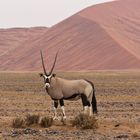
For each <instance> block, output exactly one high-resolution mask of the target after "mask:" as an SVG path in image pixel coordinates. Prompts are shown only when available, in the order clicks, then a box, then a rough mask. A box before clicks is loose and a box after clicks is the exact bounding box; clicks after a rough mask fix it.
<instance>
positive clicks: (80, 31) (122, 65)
mask: <svg viewBox="0 0 140 140" xmlns="http://www.w3.org/2000/svg"><path fill="white" fill-rule="evenodd" d="M139 5H140V0H120V1H113V2H109V3H104V4H99V5H96V6H91V7H88V8H86V9H84V10H82V11H80V12H79V13H77V14H75V15H73V16H71V17H69V18H68V19H66V20H64V21H62V22H60V23H59V24H57V25H55V26H53V27H51V28H49V29H42V30H41V32H39V34H38V33H37V32H36V33H37V35H35V34H34V33H32V32H30V34H26V33H25V34H26V35H25V34H24V35H25V37H23V38H22V39H21V38H18V39H17V40H16V39H13V40H14V41H13V40H10V39H11V38H10V37H5V36H4V37H5V38H4V37H3V40H5V41H3V42H2V41H1V35H2V34H1V31H0V70H14V71H28V70H31V71H38V70H42V66H41V60H40V53H39V50H40V49H42V50H43V54H44V59H45V64H46V67H47V69H48V70H49V69H50V67H51V65H52V63H53V61H54V57H55V54H56V52H57V50H59V49H60V51H59V55H58V60H57V63H56V67H55V70H60V71H92V70H131V69H132V70H134V69H140V8H139ZM11 30H12V29H11ZM7 32H8V30H7ZM16 35H17V36H20V35H18V33H17V34H15V35H14V36H16ZM34 35H35V36H34ZM14 36H13V37H14ZM29 36H30V37H29ZM26 38H28V39H27V40H26ZM7 40H8V41H9V40H10V43H11V45H9V44H8V45H9V46H8V45H5V44H4V43H7ZM1 42H2V43H1ZM3 44H4V45H3ZM12 44H16V45H12ZM2 46H5V47H2ZM11 46H12V47H11ZM15 46H16V47H15ZM10 47H11V49H10ZM1 52H2V53H1ZM1 54H2V55H1Z"/></svg>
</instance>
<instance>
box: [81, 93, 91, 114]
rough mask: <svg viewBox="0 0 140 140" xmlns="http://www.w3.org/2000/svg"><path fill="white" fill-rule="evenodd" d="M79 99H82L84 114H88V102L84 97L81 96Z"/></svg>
mask: <svg viewBox="0 0 140 140" xmlns="http://www.w3.org/2000/svg"><path fill="white" fill-rule="evenodd" d="M81 99H82V104H83V109H84V113H85V114H87V113H88V105H89V102H88V101H87V97H86V95H84V94H81Z"/></svg>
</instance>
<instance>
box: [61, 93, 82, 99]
mask: <svg viewBox="0 0 140 140" xmlns="http://www.w3.org/2000/svg"><path fill="white" fill-rule="evenodd" d="M77 96H81V94H79V93H75V94H73V95H72V96H70V97H67V98H63V99H65V100H70V99H74V98H76V97H77Z"/></svg>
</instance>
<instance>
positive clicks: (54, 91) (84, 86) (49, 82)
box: [40, 51, 97, 119]
mask: <svg viewBox="0 0 140 140" xmlns="http://www.w3.org/2000/svg"><path fill="white" fill-rule="evenodd" d="M40 54H41V60H42V66H43V70H44V73H41V74H40V76H41V77H43V78H44V84H45V89H46V91H47V93H48V94H49V96H50V97H51V99H52V100H53V101H54V118H53V119H56V118H57V107H58V103H60V106H61V109H62V113H63V118H64V119H65V118H66V115H65V110H64V100H78V99H80V98H81V99H82V104H83V108H84V112H85V113H86V112H87V109H88V108H89V115H90V116H91V115H92V114H93V113H97V105H96V97H95V89H94V85H93V83H92V82H90V81H88V80H84V79H80V80H67V79H63V78H60V77H57V76H56V74H54V73H53V69H54V67H55V63H56V59H57V55H58V52H57V53H56V56H55V60H54V63H53V66H52V68H51V70H50V72H49V73H47V72H46V69H45V65H44V60H43V55H42V52H41V51H40Z"/></svg>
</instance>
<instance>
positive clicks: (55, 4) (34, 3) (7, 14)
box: [0, 0, 111, 28]
mask: <svg viewBox="0 0 140 140" xmlns="http://www.w3.org/2000/svg"><path fill="white" fill-rule="evenodd" d="M107 1H111V0H0V28H11V27H34V26H47V27H50V26H52V25H54V24H56V23H58V22H60V21H62V20H63V19H65V18H67V17H69V16H71V15H73V14H74V13H76V12H78V11H80V10H82V9H84V8H86V7H88V6H91V5H93V4H97V3H102V2H107Z"/></svg>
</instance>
